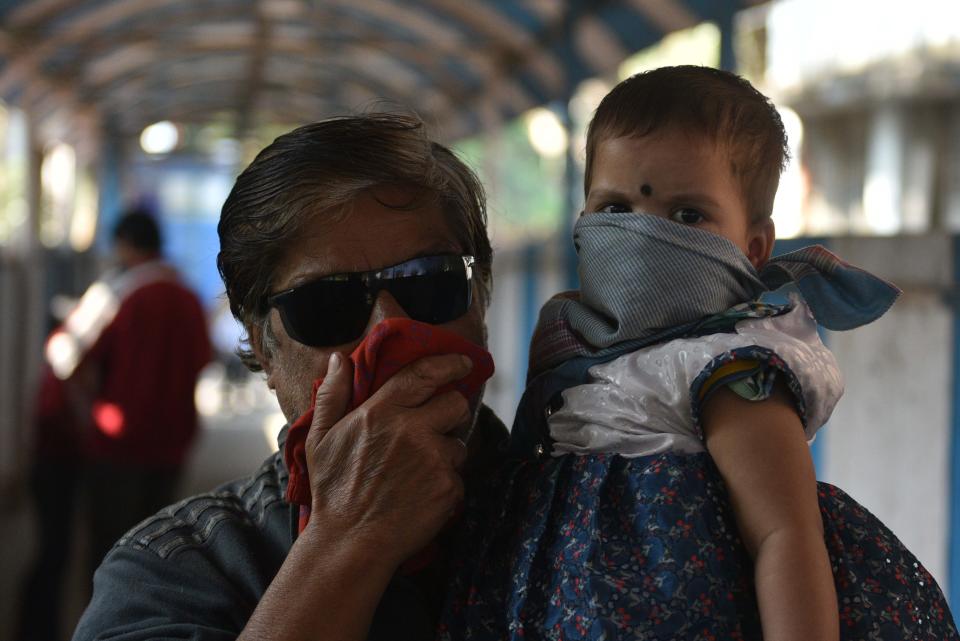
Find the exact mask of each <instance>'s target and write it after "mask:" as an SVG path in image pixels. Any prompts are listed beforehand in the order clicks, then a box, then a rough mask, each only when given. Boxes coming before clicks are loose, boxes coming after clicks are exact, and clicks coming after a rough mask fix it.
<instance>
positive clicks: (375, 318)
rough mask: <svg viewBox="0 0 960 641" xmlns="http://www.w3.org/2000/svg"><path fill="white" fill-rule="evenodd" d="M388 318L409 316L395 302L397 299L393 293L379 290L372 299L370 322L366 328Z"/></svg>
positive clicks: (368, 328)
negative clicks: (374, 298)
mask: <svg viewBox="0 0 960 641" xmlns="http://www.w3.org/2000/svg"><path fill="white" fill-rule="evenodd" d="M388 318H409V316H408V315H407V312H406V311H405V310H404V309H403V307H401V305H400V303H398V302H397V299H396V298H394V297H393V294H391V293H390V292H388V291H386V290H380V291H379V292H377V299H376V300H375V301H374V303H373V310H372V311H371V312H370V323H369V325H368V326H367V330H370V329H371V328H372V327H374V326H375V325H376V324H377V323H379V322H380V321H383V320H386V319H388Z"/></svg>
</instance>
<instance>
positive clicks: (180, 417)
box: [46, 210, 211, 567]
mask: <svg viewBox="0 0 960 641" xmlns="http://www.w3.org/2000/svg"><path fill="white" fill-rule="evenodd" d="M113 239H114V243H115V245H114V246H115V253H116V260H117V270H116V271H114V272H111V273H109V274H107V275H105V276H104V278H103V279H101V280H99V281H97V282H96V283H94V284H93V285H91V287H90V288H89V289H88V290H87V292H85V293H84V295H83V297H82V298H81V300H80V303H79V304H78V305H77V307H76V308H75V309H74V310H73V312H71V314H70V315H69V316H68V317H67V319H66V321H65V322H64V324H63V326H62V327H61V329H60V330H59V331H57V332H55V333H54V334H53V336H51V338H50V340H49V341H48V343H47V348H46V356H47V361H48V363H49V364H50V366H51V368H52V370H53V372H54V373H55V374H56V375H57V377H58V378H60V379H63V380H68V381H69V382H70V383H71V385H72V386H73V387H74V388H75V389H76V390H77V394H76V395H77V397H79V399H80V400H79V401H78V403H77V404H76V405H78V406H79V408H78V410H77V413H78V417H77V420H78V421H79V422H80V423H81V425H82V426H83V427H84V428H85V429H84V448H83V450H84V456H85V459H86V460H85V466H84V467H85V474H84V489H85V494H86V500H87V506H86V507H87V512H88V516H89V521H90V544H91V545H90V562H91V563H92V564H93V567H96V565H98V564H99V563H100V560H101V559H102V558H103V556H104V555H105V554H106V553H107V551H108V550H109V549H110V547H111V546H112V545H113V544H114V543H115V542H116V541H117V539H119V538H120V536H121V535H122V534H123V533H124V532H125V531H126V530H127V529H128V528H130V527H131V526H132V525H134V524H135V523H137V522H138V521H140V520H142V519H144V518H146V517H147V516H149V515H150V514H152V513H153V512H155V511H157V510H158V509H160V508H161V507H163V506H164V505H167V504H169V503H170V502H172V501H173V500H174V499H176V497H177V495H176V491H177V484H178V482H179V480H180V475H181V469H182V467H183V464H184V461H185V459H186V456H187V453H188V450H189V447H190V444H191V442H192V441H193V438H194V436H195V434H196V432H197V426H198V417H197V410H196V407H195V404H194V388H195V386H196V383H197V378H198V376H199V374H200V371H201V369H203V367H204V366H205V365H206V363H207V362H208V361H209V360H210V358H211V346H210V339H209V336H208V330H207V322H206V316H205V314H204V311H203V307H202V305H201V304H200V301H199V300H198V298H197V296H196V295H195V294H194V293H193V292H192V291H191V290H190V289H189V287H188V286H187V285H186V284H185V283H184V281H183V279H182V278H181V276H180V274H179V273H178V271H177V270H176V269H175V268H174V267H173V266H172V265H171V264H170V263H168V262H166V261H165V260H164V259H163V257H162V253H161V249H162V241H161V235H160V229H159V227H158V225H157V222H156V220H155V219H154V218H153V216H151V215H150V214H149V213H147V212H146V211H141V210H133V211H130V212H128V213H126V214H125V215H123V216H122V217H121V218H120V220H119V221H118V223H117V225H116V227H115V229H114V233H113Z"/></svg>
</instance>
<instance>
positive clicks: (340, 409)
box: [310, 352, 353, 443]
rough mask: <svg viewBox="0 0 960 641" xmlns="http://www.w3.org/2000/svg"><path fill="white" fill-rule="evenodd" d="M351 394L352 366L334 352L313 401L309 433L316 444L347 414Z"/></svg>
mask: <svg viewBox="0 0 960 641" xmlns="http://www.w3.org/2000/svg"><path fill="white" fill-rule="evenodd" d="M352 394H353V365H352V364H351V363H350V361H349V360H347V359H345V358H344V357H343V356H342V355H341V354H338V353H336V352H334V353H333V354H331V355H330V360H329V361H328V363H327V373H326V375H325V376H324V377H323V383H321V384H320V387H319V389H317V397H316V399H314V401H315V405H314V409H313V423H312V424H311V426H310V431H311V432H312V433H313V432H315V433H316V435H315V436H313V435H312V434H311V436H313V438H314V439H315V441H316V442H317V443H319V442H320V439H322V438H323V436H324V435H325V434H326V433H327V432H328V431H329V430H330V428H331V427H333V426H334V425H336V424H337V421H339V420H340V419H341V418H343V415H344V414H346V412H347V406H348V405H349V404H350V397H351V395H352Z"/></svg>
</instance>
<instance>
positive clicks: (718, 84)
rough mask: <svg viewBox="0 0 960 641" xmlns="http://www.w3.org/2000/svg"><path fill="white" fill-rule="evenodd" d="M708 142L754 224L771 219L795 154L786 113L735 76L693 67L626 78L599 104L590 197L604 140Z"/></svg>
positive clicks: (590, 151) (590, 133)
mask: <svg viewBox="0 0 960 641" xmlns="http://www.w3.org/2000/svg"><path fill="white" fill-rule="evenodd" d="M668 129H669V130H671V131H680V132H684V133H687V134H689V135H691V136H692V137H693V138H694V139H697V138H702V139H705V140H708V141H710V142H712V143H713V144H716V145H717V146H718V148H719V149H720V150H721V151H725V152H726V154H727V155H728V158H729V160H730V170H731V173H732V174H733V176H734V179H736V180H737V181H738V182H739V183H740V192H741V196H742V198H743V201H744V205H745V206H746V208H747V213H748V215H749V217H750V220H751V222H757V221H760V220H763V219H765V218H769V216H770V215H771V213H772V212H773V199H774V196H775V195H776V193H777V185H778V184H779V182H780V174H781V172H782V171H783V169H784V167H785V165H786V162H787V159H788V157H789V152H788V151H787V134H786V132H785V131H784V129H783V121H782V120H781V119H780V114H779V113H777V110H776V108H775V107H774V106H773V104H772V103H771V102H770V100H769V99H768V98H767V97H766V96H764V95H763V94H761V93H760V92H759V91H757V90H756V89H754V87H753V86H752V85H751V84H750V83H749V82H747V81H746V80H744V79H743V78H741V77H740V76H737V75H735V74H732V73H729V72H726V71H720V70H718V69H712V68H710V67H697V66H692V65H686V66H679V67H661V68H660V69H654V70H652V71H646V72H643V73H638V74H636V75H634V76H631V77H630V78H627V79H626V80H624V81H623V82H621V83H620V84H618V85H617V86H616V87H614V88H613V90H611V91H610V93H608V94H607V95H606V96H605V97H604V99H603V100H602V101H601V102H600V105H599V106H598V107H597V111H596V113H595V114H594V116H593V120H592V121H591V122H590V126H589V128H588V130H587V155H586V173H585V175H584V194H585V195H586V194H587V193H589V190H590V183H591V181H592V179H593V162H594V160H595V158H596V155H597V150H598V148H599V146H600V143H602V142H604V141H606V140H610V139H613V138H620V137H639V136H646V135H648V134H652V133H655V132H662V131H665V130H668Z"/></svg>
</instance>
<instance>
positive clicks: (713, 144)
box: [596, 126, 733, 157]
mask: <svg viewBox="0 0 960 641" xmlns="http://www.w3.org/2000/svg"><path fill="white" fill-rule="evenodd" d="M625 144H635V145H642V146H644V147H658V148H659V150H660V151H664V150H669V149H671V148H673V147H676V148H677V149H678V150H680V149H691V148H692V149H702V150H705V151H707V150H708V151H710V152H711V153H713V154H716V155H718V156H725V157H729V156H731V155H732V154H733V149H732V148H731V146H730V145H729V144H725V143H722V142H720V141H719V140H717V138H716V137H715V136H711V135H709V134H707V133H705V132H701V131H696V130H694V129H687V128H682V127H676V126H673V127H663V128H660V129H655V130H653V131H650V132H647V133H630V132H627V133H621V134H618V133H614V132H611V133H610V134H609V135H606V136H603V137H602V138H600V139H599V140H598V141H597V143H596V149H597V151H598V152H602V151H603V150H604V149H609V148H610V147H614V146H622V145H625Z"/></svg>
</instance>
